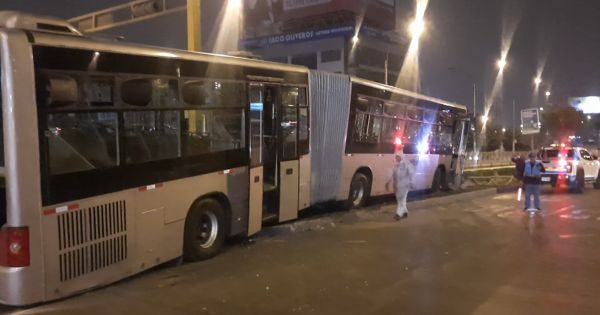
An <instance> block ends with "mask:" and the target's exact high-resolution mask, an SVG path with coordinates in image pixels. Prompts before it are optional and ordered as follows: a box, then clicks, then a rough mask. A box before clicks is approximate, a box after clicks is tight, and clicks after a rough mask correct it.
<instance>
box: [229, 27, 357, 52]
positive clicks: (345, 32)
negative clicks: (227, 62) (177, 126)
mask: <svg viewBox="0 0 600 315" xmlns="http://www.w3.org/2000/svg"><path fill="white" fill-rule="evenodd" d="M353 34H354V26H340V27H333V28H327V29H321V30H313V31H305V32H296V33H288V34H276V35H271V36H264V37H258V38H252V39H245V40H242V41H240V45H241V46H242V47H244V48H257V47H268V46H271V45H277V44H294V43H300V42H305V41H310V40H317V39H324V38H329V37H340V36H350V35H353Z"/></svg>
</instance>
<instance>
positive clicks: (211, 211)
mask: <svg viewBox="0 0 600 315" xmlns="http://www.w3.org/2000/svg"><path fill="white" fill-rule="evenodd" d="M225 234H226V229H225V210H224V209H223V206H221V204H220V203H219V202H217V201H216V200H214V199H203V200H200V201H199V202H197V203H196V204H194V206H192V209H191V210H190V212H189V213H188V215H187V218H186V219H185V230H184V237H183V259H184V260H185V261H199V260H205V259H208V258H211V257H214V256H216V255H217V254H218V253H219V252H220V251H221V248H222V247H223V244H224V243H225Z"/></svg>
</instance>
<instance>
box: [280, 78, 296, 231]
mask: <svg viewBox="0 0 600 315" xmlns="http://www.w3.org/2000/svg"><path fill="white" fill-rule="evenodd" d="M298 92H299V89H298V88H297V87H287V86H286V87H282V88H281V102H280V106H279V124H278V127H279V132H278V133H279V135H278V136H279V137H278V138H279V152H280V156H281V159H280V162H279V179H280V187H279V196H280V198H279V222H284V221H289V220H293V219H296V218H297V217H298V193H299V180H300V178H299V173H300V162H299V160H298V105H299V103H298V102H299V96H298Z"/></svg>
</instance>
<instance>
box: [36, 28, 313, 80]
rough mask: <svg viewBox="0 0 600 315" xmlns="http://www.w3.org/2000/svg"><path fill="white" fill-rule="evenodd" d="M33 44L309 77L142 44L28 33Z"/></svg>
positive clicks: (283, 67)
mask: <svg viewBox="0 0 600 315" xmlns="http://www.w3.org/2000/svg"><path fill="white" fill-rule="evenodd" d="M30 32H31V34H32V35H33V40H34V44H36V45H43V46H55V47H66V48H75V49H88V50H94V51H99V52H114V53H126V54H127V53H128V54H134V55H142V56H148V57H162V58H165V57H166V58H178V59H185V60H193V61H203V62H219V63H224V64H228V65H237V66H245V67H253V68H265V69H272V70H278V71H286V72H297V73H308V68H306V67H303V66H297V65H290V64H281V63H276V62H271V61H264V60H256V59H249V58H243V57H235V56H229V55H220V54H211V53H205V52H194V51H188V50H181V49H173V48H164V47H156V46H148V45H141V44H133V43H125V42H119V41H116V40H112V39H103V38H96V37H86V36H83V37H81V36H68V35H61V34H52V33H46V32H39V31H30Z"/></svg>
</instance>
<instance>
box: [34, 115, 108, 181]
mask: <svg viewBox="0 0 600 315" xmlns="http://www.w3.org/2000/svg"><path fill="white" fill-rule="evenodd" d="M47 117H48V118H47V120H48V121H47V123H48V129H47V130H46V131H45V133H44V134H45V136H46V140H47V143H48V151H49V161H50V174H52V175H56V174H65V173H73V172H79V171H85V170H92V169H103V168H109V167H112V166H116V165H118V158H117V114H116V113H77V114H76V113H66V114H62V113H61V114H49V115H48V116H47Z"/></svg>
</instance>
